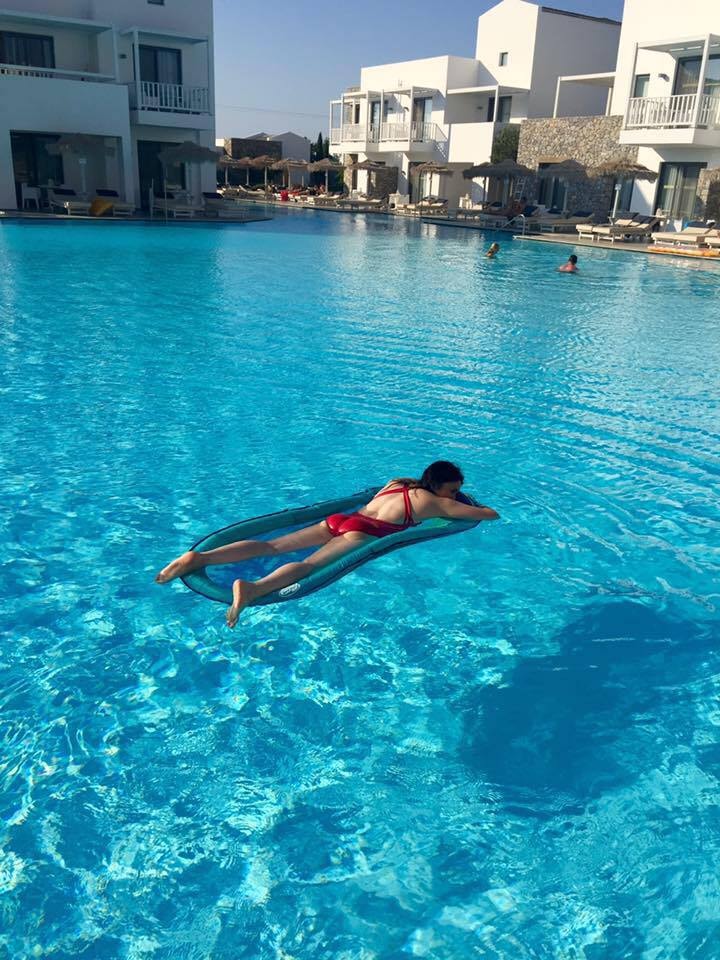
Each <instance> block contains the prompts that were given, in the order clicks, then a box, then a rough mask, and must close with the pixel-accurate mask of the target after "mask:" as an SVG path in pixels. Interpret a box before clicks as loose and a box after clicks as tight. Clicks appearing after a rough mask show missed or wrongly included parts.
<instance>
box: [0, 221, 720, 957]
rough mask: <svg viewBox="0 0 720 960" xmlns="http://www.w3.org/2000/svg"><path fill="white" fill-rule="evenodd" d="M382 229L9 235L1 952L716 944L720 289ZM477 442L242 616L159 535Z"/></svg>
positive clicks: (301, 224) (632, 953) (406, 467)
mask: <svg viewBox="0 0 720 960" xmlns="http://www.w3.org/2000/svg"><path fill="white" fill-rule="evenodd" d="M488 242H489V241H488V238H487V237H483V236H482V235H479V234H475V233H471V232H470V231H467V232H463V231H458V232H457V234H455V233H452V234H451V233H450V232H449V231H448V230H447V229H443V228H435V227H426V226H421V225H418V224H408V223H404V222H395V221H392V220H388V219H385V218H376V219H373V218H370V217H368V218H363V217H347V218H346V217H337V216H335V217H334V216H332V215H330V214H327V215H322V214H308V215H307V216H305V215H301V214H298V213H295V214H294V215H291V214H288V215H287V216H279V217H277V219H276V220H275V221H273V222H272V223H263V224H257V225H254V226H246V227H238V226H232V225H230V226H227V227H223V228H219V229H215V230H210V229H202V230H193V229H188V228H187V227H186V226H177V227H175V226H169V227H167V228H164V227H163V228H157V229H156V228H153V229H146V228H144V227H140V226H133V225H127V224H126V225H123V226H122V227H121V228H120V229H108V228H107V227H102V226H101V225H98V226H93V225H87V226H86V225H80V224H72V225H61V226H60V228H59V229H57V228H55V227H54V226H53V227H48V226H37V225H32V226H27V225H25V226H21V225H11V224H4V225H3V226H2V228H1V229H0V249H1V250H2V256H3V263H4V270H3V272H2V276H1V277H0V290H1V291H2V301H0V340H1V346H2V349H0V367H1V373H2V377H1V378H0V403H1V404H2V413H3V416H2V418H0V443H1V444H2V450H3V454H4V467H5V469H4V471H3V472H2V474H1V475H0V495H1V496H2V502H3V505H4V507H5V510H4V511H3V515H2V516H3V525H4V532H5V551H4V556H3V560H2V562H1V563H0V581H1V582H0V589H2V595H3V597H4V602H3V605H2V613H1V614H0V617H1V620H0V623H1V625H2V630H3V644H2V657H1V659H0V671H1V677H2V687H1V689H2V693H1V694H0V697H1V700H0V702H1V704H2V740H3V761H2V770H1V771H0V778H1V779H0V783H1V784H2V786H1V787H0V802H1V803H2V812H3V817H4V821H5V824H6V826H5V831H4V834H3V838H2V843H1V844H0V891H2V892H3V894H4V896H3V898H2V903H3V906H2V910H3V913H2V923H0V955H5V954H7V956H8V957H13V958H14V957H32V956H53V957H54V958H62V960H64V958H70V957H73V958H74V957H77V956H81V955H82V956H88V957H92V958H113V960H114V958H132V960H141V958H145V957H155V958H165V957H167V958H176V957H187V958H193V960H194V958H211V957H212V958H213V960H217V958H225V957H227V958H228V960H230V958H232V960H236V958H237V957H240V956H243V957H252V958H258V957H259V958H266V957H267V958H276V957H288V958H289V957H294V958H298V960H300V958H313V960H316V958H321V957H327V958H328V960H336V958H360V957H363V958H369V957H383V958H395V957H397V958H400V957H404V956H408V955H410V956H425V957H442V958H443V960H445V958H453V960H454V958H458V960H459V958H465V957H468V956H470V955H473V956H474V955H477V956H483V957H487V958H502V960H506V958H507V960H518V958H520V960H524V958H528V960H530V958H533V960H535V958H545V957H547V958H556V957H557V958H560V957H562V958H569V957H573V958H578V960H580V958H585V960H617V958H619V957H628V958H629V957H633V958H634V957H645V958H652V960H666V958H667V960H677V958H679V957H693V958H703V960H704V958H709V960H715V958H716V956H717V948H716V942H717V929H718V922H719V920H720V917H718V910H717V903H718V902H719V900H720V898H719V896H718V893H719V891H718V882H717V879H716V868H715V864H716V860H717V857H718V845H719V844H718V840H719V837H720V823H718V817H717V810H718V800H719V798H720V789H719V786H718V782H717V778H718V770H719V769H720V768H719V766H718V765H719V763H720V751H719V750H718V745H717V734H716V730H717V726H718V722H719V720H718V717H719V716H720V715H719V714H718V711H717V706H716V702H717V696H718V690H717V679H716V678H717V677H718V676H720V669H719V664H718V662H717V654H716V651H717V649H718V642H717V641H718V613H717V610H718V600H719V597H718V588H717V583H718V567H719V565H720V561H719V558H718V552H717V549H716V547H715V544H716V543H717V542H718V518H717V509H716V496H715V493H714V491H715V490H716V488H717V480H718V475H719V474H720V457H719V456H718V449H720V447H719V446H718V423H720V416H718V413H719V411H718V403H717V396H718V389H717V387H718V384H717V370H718V366H719V365H718V361H720V337H719V336H718V328H717V322H716V310H715V297H716V290H717V277H716V274H715V273H712V272H711V271H710V270H707V271H704V272H701V271H696V270H694V269H692V267H695V264H688V266H687V267H686V265H685V264H684V263H682V264H680V263H675V262H673V263H672V264H667V263H658V262H657V261H651V260H649V259H647V258H644V257H639V256H635V257H623V256H622V255H621V254H618V253H617V252H613V251H593V250H587V251H586V250H583V251H581V267H582V274H581V275H579V276H577V277H567V276H562V275H558V274H557V273H555V267H556V266H557V264H558V263H559V262H561V261H562V260H564V259H566V252H565V253H564V252H563V251H562V249H560V248H558V249H555V248H554V247H552V246H550V245H548V246H545V245H540V244H524V243H513V242H512V241H510V240H503V241H501V243H502V249H501V253H500V256H499V258H498V259H497V260H495V261H487V260H485V259H484V258H483V257H482V253H483V252H484V249H485V247H486V245H487V243H488ZM441 456H442V457H448V458H450V459H457V460H458V461H459V462H460V463H461V465H462V466H463V468H464V470H465V473H466V475H467V478H468V488H469V489H470V490H471V492H473V493H477V494H478V496H480V497H481V499H482V500H483V502H487V503H489V504H491V505H493V506H495V507H497V508H498V509H499V511H500V513H501V514H502V518H503V519H502V521H501V522H499V523H496V524H492V525H490V524H488V525H486V526H481V527H480V528H479V529H478V530H477V531H474V532H471V533H468V534H464V535H462V536H457V537H451V538H447V539H445V540H439V541H435V542H432V543H429V544H425V545H422V546H418V547H413V548H412V549H408V550H403V551H400V552H399V553H396V554H392V555H389V556H387V557H385V558H383V559H382V560H378V561H374V562H373V563H370V564H367V565H366V566H364V567H363V568H362V569H360V570H359V571H357V572H356V573H353V574H352V575H351V576H348V577H345V578H343V579H342V580H341V581H339V582H338V583H336V584H335V585H333V586H332V587H329V588H327V589H326V590H324V591H322V592H320V593H318V594H316V595H314V596H313V597H311V598H309V599H307V600H305V601H302V602H299V603H288V604H283V605H281V606H276V607H264V608H256V609H252V610H250V611H247V613H246V614H245V615H244V617H243V620H242V621H241V623H240V626H239V627H238V628H237V630H236V632H235V633H234V634H233V633H230V632H228V631H227V630H225V629H224V627H223V625H222V610H221V608H220V607H218V606H216V605H215V604H211V603H208V602H206V601H203V600H200V599H199V598H197V597H196V596H194V595H192V594H190V593H189V592H188V591H186V590H184V589H183V588H182V587H180V586H174V587H169V588H165V589H161V588H158V587H155V586H154V585H153V584H152V577H153V575H154V573H155V572H156V570H157V569H158V568H159V566H161V565H162V564H163V563H164V562H166V561H167V560H168V559H169V557H170V556H172V555H174V554H176V553H177V552H179V551H180V550H181V549H184V548H185V547H187V546H188V545H189V544H190V543H192V542H193V541H194V540H195V539H197V538H198V537H199V536H201V535H202V534H204V533H207V532H209V531H210V530H214V529H217V528H219V527H221V526H223V525H225V524H229V523H232V522H235V521H237V520H239V519H242V518H243V517H249V516H253V515H258V514H261V513H267V512H270V511H273V510H279V509H282V508H284V507H288V506H297V505H301V504H304V503H312V502H317V501H319V500H322V499H327V498H329V497H332V496H337V495H340V496H342V495H344V494H346V493H348V492H350V491H352V490H356V489H361V488H364V487H366V486H370V485H372V484H373V483H381V482H384V481H385V480H388V479H390V477H391V476H393V475H398V474H401V475H402V474H412V473H413V472H417V471H419V470H420V469H422V467H423V466H424V465H425V464H426V462H428V461H430V460H432V459H436V458H438V457H441Z"/></svg>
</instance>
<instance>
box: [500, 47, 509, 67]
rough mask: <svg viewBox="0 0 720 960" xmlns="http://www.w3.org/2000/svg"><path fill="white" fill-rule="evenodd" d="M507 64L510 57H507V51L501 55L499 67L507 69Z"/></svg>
mask: <svg viewBox="0 0 720 960" xmlns="http://www.w3.org/2000/svg"><path fill="white" fill-rule="evenodd" d="M507 62H508V55H507V50H506V51H504V52H503V53H501V54H500V57H499V59H498V66H499V67H506V66H507Z"/></svg>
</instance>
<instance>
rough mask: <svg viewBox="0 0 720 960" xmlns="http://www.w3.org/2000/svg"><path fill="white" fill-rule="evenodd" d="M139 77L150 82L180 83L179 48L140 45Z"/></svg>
mask: <svg viewBox="0 0 720 960" xmlns="http://www.w3.org/2000/svg"><path fill="white" fill-rule="evenodd" d="M140 79H141V80H146V81H149V82H150V83H174V84H181V83H182V60H181V53H180V51H179V50H174V49H172V48H171V47H147V46H145V45H144V44H141V45H140Z"/></svg>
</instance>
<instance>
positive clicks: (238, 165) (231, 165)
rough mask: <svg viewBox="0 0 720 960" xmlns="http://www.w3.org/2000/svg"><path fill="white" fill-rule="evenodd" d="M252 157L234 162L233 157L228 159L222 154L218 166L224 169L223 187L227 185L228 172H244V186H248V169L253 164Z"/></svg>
mask: <svg viewBox="0 0 720 960" xmlns="http://www.w3.org/2000/svg"><path fill="white" fill-rule="evenodd" d="M254 162H255V161H254V159H253V157H241V158H240V159H239V160H236V159H235V157H229V156H228V155H227V154H224V155H223V156H222V157H220V159H219V160H218V166H221V167H225V186H227V185H228V170H245V186H246V187H249V186H250V168H251V167H252V166H253V164H254Z"/></svg>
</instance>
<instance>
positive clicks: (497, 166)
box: [463, 157, 533, 199]
mask: <svg viewBox="0 0 720 960" xmlns="http://www.w3.org/2000/svg"><path fill="white" fill-rule="evenodd" d="M532 175H533V171H532V170H531V169H530V167H526V166H523V164H522V163H518V162H517V160H513V159H511V158H510V157H506V158H505V159H504V160H499V161H498V162H497V163H493V162H492V161H490V160H488V161H486V162H485V163H478V164H476V165H475V166H473V167H469V168H468V169H467V170H463V177H465V179H466V180H475V179H479V178H482V179H484V180H485V197H486V199H487V195H488V190H487V181H488V180H502V181H503V183H504V186H503V196H505V195H506V194H508V193H509V190H508V187H509V185H510V181H511V180H515V179H516V178H518V177H531V176H532Z"/></svg>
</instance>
